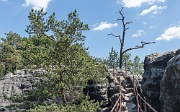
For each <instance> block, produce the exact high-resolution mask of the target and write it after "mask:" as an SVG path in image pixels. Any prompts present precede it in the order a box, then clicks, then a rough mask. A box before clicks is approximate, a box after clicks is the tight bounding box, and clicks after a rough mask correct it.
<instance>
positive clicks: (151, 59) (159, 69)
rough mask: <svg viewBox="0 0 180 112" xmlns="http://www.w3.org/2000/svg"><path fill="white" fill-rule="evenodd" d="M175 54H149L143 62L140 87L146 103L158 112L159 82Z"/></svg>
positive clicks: (171, 52)
mask: <svg viewBox="0 0 180 112" xmlns="http://www.w3.org/2000/svg"><path fill="white" fill-rule="evenodd" d="M175 53H176V51H170V52H167V53H164V54H161V53H155V54H150V55H147V56H146V57H145V60H144V74H143V80H142V85H141V87H142V89H143V92H144V94H145V95H146V97H147V100H148V102H149V103H150V104H151V105H152V106H153V107H154V108H155V109H156V110H158V111H159V110H160V101H159V96H160V81H161V79H162V77H163V75H164V71H165V69H166V67H167V62H168V61H169V60H170V59H171V58H172V57H174V55H175Z"/></svg>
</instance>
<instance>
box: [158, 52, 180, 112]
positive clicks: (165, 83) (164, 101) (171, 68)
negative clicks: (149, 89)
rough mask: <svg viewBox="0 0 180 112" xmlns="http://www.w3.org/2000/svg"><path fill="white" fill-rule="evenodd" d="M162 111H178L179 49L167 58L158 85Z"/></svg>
mask: <svg viewBox="0 0 180 112" xmlns="http://www.w3.org/2000/svg"><path fill="white" fill-rule="evenodd" d="M160 88H161V89H160V90H161V94H160V101H161V105H162V107H161V111H162V112H180V49H179V50H177V51H176V55H175V56H174V57H173V58H172V59H170V60H169V62H168V65H167V68H166V70H165V74H164V76H163V78H162V80H161V85H160Z"/></svg>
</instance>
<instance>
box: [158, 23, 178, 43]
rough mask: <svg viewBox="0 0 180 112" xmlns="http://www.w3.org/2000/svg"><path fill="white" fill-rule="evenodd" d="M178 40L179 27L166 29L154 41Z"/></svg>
mask: <svg viewBox="0 0 180 112" xmlns="http://www.w3.org/2000/svg"><path fill="white" fill-rule="evenodd" d="M178 38H180V26H173V27H170V28H168V29H167V30H165V31H164V33H163V34H161V36H160V37H158V38H156V40H172V39H178Z"/></svg>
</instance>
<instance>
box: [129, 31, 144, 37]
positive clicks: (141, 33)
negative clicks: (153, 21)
mask: <svg viewBox="0 0 180 112" xmlns="http://www.w3.org/2000/svg"><path fill="white" fill-rule="evenodd" d="M144 33H145V32H144V31H143V30H138V31H137V33H136V34H133V35H132V37H140V36H142V35H143V34H144Z"/></svg>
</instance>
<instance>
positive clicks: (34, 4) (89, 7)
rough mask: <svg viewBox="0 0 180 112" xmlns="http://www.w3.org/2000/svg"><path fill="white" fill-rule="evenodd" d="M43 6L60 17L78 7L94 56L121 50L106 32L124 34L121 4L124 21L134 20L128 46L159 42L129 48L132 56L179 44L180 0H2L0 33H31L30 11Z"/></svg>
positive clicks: (49, 12)
mask: <svg viewBox="0 0 180 112" xmlns="http://www.w3.org/2000/svg"><path fill="white" fill-rule="evenodd" d="M42 7H44V9H45V10H46V11H47V12H48V15H50V14H52V13H53V12H55V13H56V16H57V19H58V20H62V19H66V18H67V14H68V13H69V12H72V11H74V10H75V9H77V11H78V13H79V17H80V19H81V20H82V21H83V22H84V23H87V24H89V27H90V30H89V31H86V32H84V35H86V37H87V38H86V41H85V43H86V44H85V45H86V47H89V53H90V55H92V56H95V57H102V58H106V57H107V56H108V53H109V52H110V50H111V47H114V48H115V49H116V50H117V51H119V40H118V38H115V37H112V36H107V34H110V33H113V34H115V35H121V34H122V24H121V22H120V21H117V19H118V18H121V16H120V15H119V13H118V11H119V10H120V9H121V8H122V7H124V10H123V12H124V15H125V21H126V22H128V21H132V22H133V23H132V24H129V25H128V27H129V30H127V32H126V40H125V49H127V48H130V47H134V46H136V45H141V43H140V42H141V41H145V42H149V41H151V42H152V41H155V42H156V44H151V45H146V46H145V47H144V48H143V49H138V50H133V51H130V52H129V53H131V54H132V57H134V56H135V55H138V56H140V58H141V59H142V60H143V59H144V56H145V55H148V54H151V53H155V52H161V53H164V52H167V51H170V50H176V49H178V48H180V44H179V42H180V14H179V10H180V0H0V37H1V38H3V37H5V35H4V33H7V32H9V31H12V32H16V33H18V34H20V35H21V36H25V37H28V34H26V32H25V29H26V25H28V24H29V20H28V17H27V16H28V14H29V11H30V10H31V8H33V9H40V8H42Z"/></svg>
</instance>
